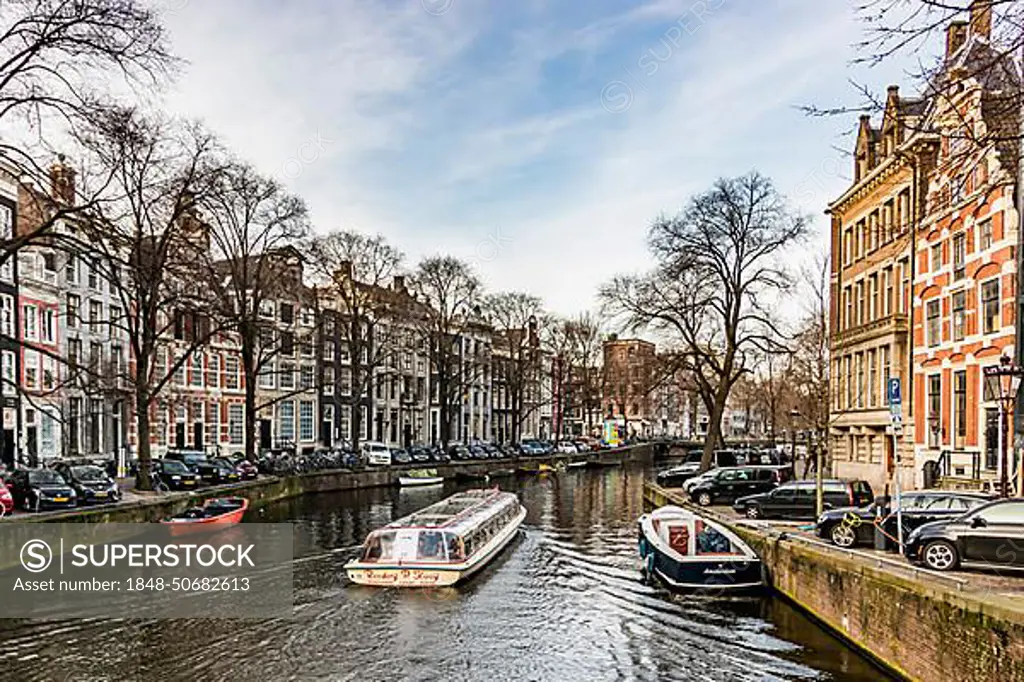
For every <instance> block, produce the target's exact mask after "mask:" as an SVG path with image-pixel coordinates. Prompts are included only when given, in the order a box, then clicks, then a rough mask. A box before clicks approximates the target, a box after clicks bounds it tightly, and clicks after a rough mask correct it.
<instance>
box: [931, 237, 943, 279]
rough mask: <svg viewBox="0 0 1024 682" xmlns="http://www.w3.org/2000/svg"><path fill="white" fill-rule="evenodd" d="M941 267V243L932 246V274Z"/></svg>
mask: <svg viewBox="0 0 1024 682" xmlns="http://www.w3.org/2000/svg"><path fill="white" fill-rule="evenodd" d="M941 267H942V242H939V243H938V244H932V272H937V271H938V270H939V269H940V268H941Z"/></svg>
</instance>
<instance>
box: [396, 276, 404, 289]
mask: <svg viewBox="0 0 1024 682" xmlns="http://www.w3.org/2000/svg"><path fill="white" fill-rule="evenodd" d="M395 291H405V276H404V275H395Z"/></svg>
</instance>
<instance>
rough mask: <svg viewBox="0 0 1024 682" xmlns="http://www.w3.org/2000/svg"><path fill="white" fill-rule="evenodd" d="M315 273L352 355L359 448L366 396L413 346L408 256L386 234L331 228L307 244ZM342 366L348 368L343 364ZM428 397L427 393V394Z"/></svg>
mask: <svg viewBox="0 0 1024 682" xmlns="http://www.w3.org/2000/svg"><path fill="white" fill-rule="evenodd" d="M306 250H307V252H308V254H309V256H308V258H309V262H310V265H311V267H312V269H313V271H314V272H315V273H316V275H317V279H318V285H319V286H320V288H321V290H322V293H323V299H324V308H325V312H326V311H330V313H327V314H336V317H335V320H336V324H335V328H336V330H337V334H336V336H337V339H338V341H339V343H341V344H342V345H343V346H344V347H345V349H346V352H347V354H348V356H349V358H350V362H351V370H350V371H351V376H350V378H349V386H350V389H351V393H350V395H349V396H344V395H342V398H343V400H345V401H346V402H347V405H346V407H348V409H349V410H351V421H350V424H351V425H352V445H353V447H354V448H355V449H356V450H357V451H358V448H359V437H360V433H361V429H362V424H363V419H362V409H361V407H362V404H363V396H364V395H366V394H368V393H370V392H371V391H372V390H373V380H374V379H375V378H377V379H381V378H383V377H384V374H385V372H386V371H387V370H388V368H389V367H391V366H393V365H395V364H397V363H395V362H394V359H395V358H396V357H397V355H398V353H399V352H401V351H403V350H405V351H412V350H414V348H415V344H414V343H413V338H412V336H411V335H410V334H408V333H403V331H404V332H408V331H409V330H408V329H403V325H404V326H407V327H408V326H412V327H416V326H418V325H419V324H420V321H421V318H422V316H423V312H422V310H418V306H416V305H415V301H413V299H412V296H411V294H410V293H409V292H408V290H407V289H406V288H405V285H404V281H403V280H399V279H396V278H397V277H400V276H401V275H400V272H401V266H402V261H403V260H404V258H405V257H404V255H403V254H402V252H401V251H399V250H398V249H396V248H394V247H393V246H391V245H390V244H388V243H387V241H386V240H385V239H384V237H382V236H379V235H377V236H368V235H364V234H360V233H358V232H332V233H330V234H327V235H323V236H316V237H314V238H313V239H312V240H310V242H309V245H308V247H307V249H306ZM343 369H344V368H343ZM423 399H424V400H427V401H429V399H430V397H429V396H423Z"/></svg>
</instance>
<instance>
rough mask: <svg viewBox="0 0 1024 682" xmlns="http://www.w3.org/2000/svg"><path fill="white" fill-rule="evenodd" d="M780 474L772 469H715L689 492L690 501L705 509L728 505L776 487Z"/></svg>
mask: <svg viewBox="0 0 1024 682" xmlns="http://www.w3.org/2000/svg"><path fill="white" fill-rule="evenodd" d="M781 476H782V474H781V473H780V472H779V471H778V470H777V469H775V468H773V467H728V468H722V469H715V470H714V474H713V475H711V476H708V478H706V479H705V480H703V481H702V482H701V483H700V484H698V485H696V486H694V487H693V488H692V489H691V490H690V499H691V500H693V501H694V502H696V503H697V504H699V505H701V506H702V507H707V506H708V505H712V504H728V503H731V502H734V501H735V500H737V499H738V498H741V497H745V496H748V495H751V494H753V493H762V492H767V491H769V490H771V489H773V488H775V487H776V486H777V485H779V482H780V480H781Z"/></svg>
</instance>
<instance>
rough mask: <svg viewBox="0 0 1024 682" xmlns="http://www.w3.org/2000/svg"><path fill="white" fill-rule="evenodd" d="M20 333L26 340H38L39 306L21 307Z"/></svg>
mask: <svg viewBox="0 0 1024 682" xmlns="http://www.w3.org/2000/svg"><path fill="white" fill-rule="evenodd" d="M21 314H22V327H23V331H22V334H23V336H24V338H25V340H26V341H38V340H39V308H37V307H36V306H34V305H26V306H23V307H22V309H21Z"/></svg>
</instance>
